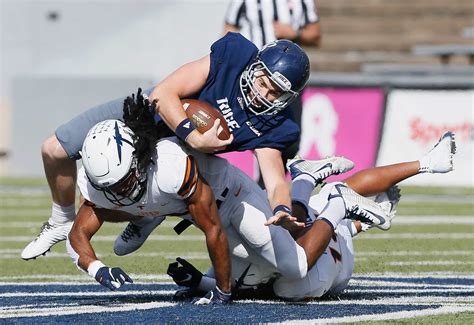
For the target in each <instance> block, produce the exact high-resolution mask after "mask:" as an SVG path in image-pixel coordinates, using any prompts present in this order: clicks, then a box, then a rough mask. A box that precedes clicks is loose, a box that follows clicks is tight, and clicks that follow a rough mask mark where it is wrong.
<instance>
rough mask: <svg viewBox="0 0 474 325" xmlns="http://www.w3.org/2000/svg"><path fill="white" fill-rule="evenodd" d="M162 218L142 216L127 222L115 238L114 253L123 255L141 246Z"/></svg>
mask: <svg viewBox="0 0 474 325" xmlns="http://www.w3.org/2000/svg"><path fill="white" fill-rule="evenodd" d="M164 219H165V218H164V217H144V218H143V219H142V220H139V221H131V222H129V223H128V225H127V227H125V229H124V230H123V231H122V233H121V234H120V236H118V237H117V238H116V239H115V243H114V253H115V254H116V255H118V256H124V255H128V254H130V253H133V252H134V251H136V250H137V249H139V248H140V247H142V245H143V243H145V241H146V239H147V238H148V236H150V234H151V233H152V232H153V230H154V229H155V228H156V227H158V226H159V225H160V224H161V223H162V222H163V220H164Z"/></svg>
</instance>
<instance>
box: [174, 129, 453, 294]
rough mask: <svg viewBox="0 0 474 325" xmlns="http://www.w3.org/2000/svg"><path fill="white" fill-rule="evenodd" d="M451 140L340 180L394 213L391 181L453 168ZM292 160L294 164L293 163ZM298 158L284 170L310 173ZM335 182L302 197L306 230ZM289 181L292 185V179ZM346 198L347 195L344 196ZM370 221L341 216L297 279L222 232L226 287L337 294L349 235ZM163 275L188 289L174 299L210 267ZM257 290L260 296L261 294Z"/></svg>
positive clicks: (349, 259)
mask: <svg viewBox="0 0 474 325" xmlns="http://www.w3.org/2000/svg"><path fill="white" fill-rule="evenodd" d="M455 148H456V147H455V140H454V134H453V133H452V132H446V133H445V134H444V135H443V136H442V137H441V138H440V140H439V141H438V143H437V144H436V145H435V146H434V148H433V149H432V150H431V151H430V152H429V153H428V154H426V155H425V156H423V157H422V158H421V159H420V160H419V161H412V162H404V163H399V164H394V165H388V166H382V167H376V168H372V169H367V170H363V171H360V172H358V173H356V174H354V175H352V176H351V177H349V178H347V179H346V180H344V183H345V185H347V186H348V187H350V188H352V189H353V190H355V191H356V192H358V193H359V194H362V195H366V196H369V195H374V194H376V193H378V195H377V196H376V197H375V201H376V202H379V203H382V202H384V204H386V203H388V204H389V205H390V210H391V213H390V216H391V217H393V216H394V215H395V209H396V206H397V204H398V201H399V199H400V191H399V189H398V187H397V186H396V185H395V184H396V183H399V182H401V181H402V180H404V179H407V178H409V177H413V176H415V175H417V174H420V173H426V172H429V173H447V172H450V171H452V170H453V155H454V153H455ZM295 163H298V168H295ZM305 166H308V164H305V163H304V161H301V160H299V161H293V162H289V164H288V167H289V168H288V169H289V170H290V172H291V173H292V177H294V176H295V172H297V173H296V175H298V174H299V173H306V174H307V175H311V174H312V173H311V171H310V170H307V169H306V168H305ZM340 184H341V183H331V184H327V185H325V186H323V188H322V190H321V191H320V192H319V193H318V194H316V195H314V196H312V197H311V199H310V200H309V201H307V202H308V205H307V206H308V207H309V211H310V213H309V214H308V220H306V229H308V228H311V225H312V224H313V222H314V220H315V217H316V216H318V215H319V214H320V213H321V211H323V210H324V207H325V205H326V204H327V196H326V195H325V193H326V192H327V191H328V187H329V188H330V187H331V186H336V187H337V186H340ZM293 185H294V186H298V185H297V184H296V183H293ZM342 190H343V191H344V190H345V189H344V188H342ZM346 198H347V196H346ZM371 227H372V226H371V225H369V224H367V223H365V222H363V221H351V220H342V221H341V222H340V223H339V224H338V225H337V227H336V229H335V233H334V236H333V238H332V240H331V241H330V243H329V245H328V246H327V248H326V250H325V252H324V254H323V255H321V257H320V258H319V259H318V261H317V262H316V264H315V265H314V267H313V268H311V269H310V270H309V271H308V273H307V275H306V276H305V277H304V278H302V279H289V278H288V277H286V276H284V275H282V274H280V273H279V272H278V271H277V270H276V269H275V268H273V267H272V266H271V265H269V264H268V263H266V262H265V261H264V260H262V259H261V258H260V257H259V256H256V255H255V254H254V253H253V252H252V251H251V250H250V249H248V246H247V245H246V243H245V241H244V240H242V238H241V237H240V235H239V234H238V233H236V232H233V231H228V232H227V235H228V239H229V247H230V249H231V251H232V286H233V288H234V294H236V295H237V297H241V298H256V297H264V298H268V295H269V294H270V296H273V297H275V296H276V297H280V298H284V299H287V300H293V301H294V300H305V299H308V298H320V297H322V296H323V295H339V294H340V293H342V292H343V291H344V289H345V288H347V285H348V283H349V280H350V278H351V276H352V272H353V270H354V249H353V245H352V237H354V236H356V235H357V234H358V233H360V232H361V231H367V230H368V229H370V228H371ZM168 274H169V275H170V276H171V277H172V278H173V280H174V281H175V282H176V284H178V285H180V286H184V287H187V288H189V289H184V290H180V291H178V292H177V293H176V295H175V297H176V298H189V297H191V296H196V295H199V294H202V293H201V291H202V290H206V289H207V287H208V286H212V285H213V283H214V281H213V275H214V270H213V269H212V268H211V269H210V270H209V271H208V272H207V273H206V275H203V274H202V273H201V272H200V271H199V270H197V269H196V268H195V267H194V266H192V265H191V264H190V263H189V262H187V261H186V260H184V259H181V258H177V262H174V263H171V264H170V265H169V267H168ZM262 294H263V296H262Z"/></svg>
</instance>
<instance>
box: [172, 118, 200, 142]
mask: <svg viewBox="0 0 474 325" xmlns="http://www.w3.org/2000/svg"><path fill="white" fill-rule="evenodd" d="M195 129H196V128H195V127H194V125H193V123H191V120H190V119H188V118H186V119H184V120H182V121H181V123H179V125H178V126H177V127H176V130H175V131H174V133H176V135H177V136H178V138H180V139H181V140H183V141H185V142H186V138H187V137H188V135H189V134H190V133H191V132H193V131H194V130H195Z"/></svg>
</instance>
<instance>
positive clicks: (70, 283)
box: [0, 274, 174, 287]
mask: <svg viewBox="0 0 474 325" xmlns="http://www.w3.org/2000/svg"><path fill="white" fill-rule="evenodd" d="M130 276H131V277H132V278H133V282H134V284H139V285H169V284H174V282H173V280H172V279H171V277H170V276H169V275H166V274H162V276H163V277H167V278H168V279H169V281H168V282H166V281H153V282H152V283H149V282H146V283H140V282H139V281H138V280H137V279H139V278H135V277H133V274H132V275H130ZM80 280H86V282H77V280H76V281H73V280H71V281H67V282H58V281H56V282H0V286H38V287H49V286H52V285H59V286H69V287H75V286H90V285H93V286H94V285H99V284H98V283H97V282H96V281H95V279H93V278H91V277H85V278H81V279H80ZM161 280H162V279H161ZM134 284H130V285H134ZM128 286H129V285H128V284H127V287H128Z"/></svg>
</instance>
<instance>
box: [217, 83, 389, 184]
mask: <svg viewBox="0 0 474 325" xmlns="http://www.w3.org/2000/svg"><path fill="white" fill-rule="evenodd" d="M383 100H384V96H383V92H382V90H380V89H342V88H339V89H337V88H307V89H306V90H305V92H304V94H303V116H302V118H301V142H300V152H299V154H300V155H301V156H302V157H303V158H305V159H321V158H324V157H327V156H333V155H339V156H345V157H347V158H349V159H351V160H352V161H354V163H355V167H354V169H353V170H352V171H351V172H349V173H346V174H344V175H341V176H339V177H333V178H332V179H331V180H336V179H343V178H345V177H347V176H349V175H351V174H353V173H354V172H356V171H358V170H361V169H364V168H368V167H372V166H374V164H375V159H376V154H377V146H378V141H379V132H380V126H381V120H382V111H383V105H384V103H383ZM220 156H222V157H224V158H226V159H227V160H229V162H230V163H232V164H233V165H235V166H237V167H238V168H240V169H241V170H243V171H244V172H245V173H247V174H248V175H249V176H250V177H252V178H253V179H255V178H256V177H257V173H256V172H255V168H254V166H255V158H254V156H253V153H252V151H245V152H230V153H226V154H223V155H220Z"/></svg>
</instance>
